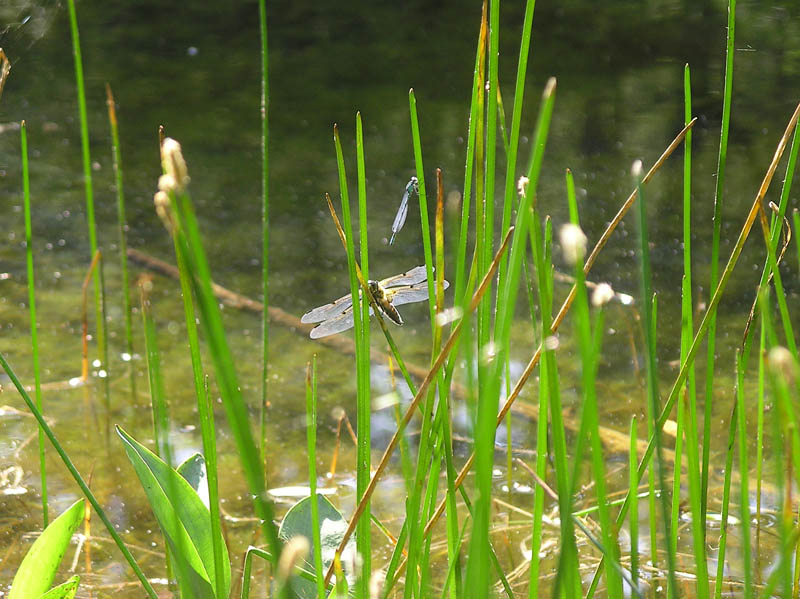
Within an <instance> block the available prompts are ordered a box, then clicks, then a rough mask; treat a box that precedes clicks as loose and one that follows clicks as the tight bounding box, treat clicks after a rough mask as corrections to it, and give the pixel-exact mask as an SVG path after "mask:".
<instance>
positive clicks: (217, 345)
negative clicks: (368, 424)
mask: <svg viewBox="0 0 800 599" xmlns="http://www.w3.org/2000/svg"><path fill="white" fill-rule="evenodd" d="M167 141H169V142H170V144H169V148H165V147H164V146H166V145H167ZM176 146H177V142H174V141H172V140H165V143H164V144H163V145H162V159H163V160H164V161H165V162H173V163H174V162H176V161H177V159H178V158H179V159H180V162H181V163H183V157H182V156H181V155H180V148H179V147H176ZM170 207H171V212H170V217H171V218H173V219H174V220H175V226H174V228H173V229H172V230H171V232H172V234H174V235H177V237H178V241H179V243H180V246H181V250H182V251H183V252H184V254H185V256H186V261H187V265H188V266H189V270H190V272H191V275H192V276H191V281H192V290H193V292H194V295H195V297H196V298H197V302H198V306H199V312H200V322H201V325H202V328H203V331H204V333H205V337H206V339H207V342H208V344H209V347H210V351H209V353H210V355H211V357H212V361H213V363H214V369H215V372H216V375H217V383H218V386H219V390H220V395H221V396H222V400H223V405H224V406H225V411H226V414H227V417H228V420H229V423H230V426H231V431H232V433H233V435H234V439H235V440H236V446H237V451H238V453H239V458H240V460H241V462H242V467H243V470H244V473H245V477H246V479H247V483H248V486H249V488H250V492H251V493H252V495H253V501H254V505H255V511H256V515H257V516H258V518H259V519H260V520H261V522H262V531H263V534H264V538H265V539H266V540H267V543H268V544H269V547H270V550H271V552H272V554H273V555H274V556H275V559H279V557H280V551H281V543H280V540H279V539H278V534H277V530H276V529H275V525H274V523H273V510H272V505H271V503H270V502H269V500H268V499H267V497H266V494H265V483H264V476H263V469H262V468H261V466H260V454H259V452H258V448H257V446H256V444H255V442H254V440H253V436H252V432H251V430H250V426H249V417H248V413H247V407H246V405H245V403H244V398H243V397H242V393H241V387H240V386H239V383H238V377H237V375H236V369H235V367H234V361H233V356H232V355H231V351H230V347H229V346H228V342H227V339H226V337H225V332H224V328H223V326H222V317H221V314H220V311H219V304H218V303H217V299H216V297H215V296H214V292H213V290H212V288H211V272H210V270H209V268H208V261H207V259H206V256H205V251H204V249H203V246H202V242H201V239H200V232H199V228H198V226H197V219H196V217H195V214H194V209H193V207H192V205H191V200H190V199H189V196H188V193H186V192H185V190H180V191H179V192H178V194H177V197H173V198H170Z"/></svg>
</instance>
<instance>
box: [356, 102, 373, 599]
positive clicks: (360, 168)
mask: <svg viewBox="0 0 800 599" xmlns="http://www.w3.org/2000/svg"><path fill="white" fill-rule="evenodd" d="M364 151H365V150H364V128H363V125H362V122H361V113H360V112H358V113H356V164H357V173H358V224H359V246H360V248H361V273H362V276H363V277H364V278H365V279H367V280H368V279H369V244H368V241H367V240H368V237H367V176H366V165H365V158H364ZM353 302H354V303H353V306H354V307H355V306H356V304H355V298H353ZM361 322H362V323H363V326H362V328H361V335H360V337H357V343H359V344H360V346H361V351H360V352H359V353H358V354H357V361H358V368H359V377H358V381H359V387H358V395H357V406H356V408H357V413H358V418H357V420H356V428H357V439H358V446H357V449H356V452H357V456H356V461H357V464H358V466H357V469H356V495H357V496H358V497H362V496H363V495H364V491H366V489H367V485H369V477H370V470H371V468H372V461H371V455H370V451H371V449H372V433H371V432H370V423H371V419H372V397H371V394H370V352H369V298H368V297H367V294H366V293H364V294H361ZM356 334H358V333H356ZM370 526H371V522H370V504H369V503H368V504H367V507H366V510H365V512H364V516H362V518H361V520H359V523H358V528H357V530H356V546H357V548H358V552H359V554H361V559H362V569H361V578H360V581H359V584H357V585H356V592H357V594H358V596H359V597H362V598H363V599H367V595H368V591H369V589H368V588H367V587H368V585H367V584H366V583H367V581H369V579H370V575H371V572H372V565H371V561H372V559H371V558H372V545H371V542H370Z"/></svg>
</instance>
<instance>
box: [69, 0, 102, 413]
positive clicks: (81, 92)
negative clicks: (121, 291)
mask: <svg viewBox="0 0 800 599" xmlns="http://www.w3.org/2000/svg"><path fill="white" fill-rule="evenodd" d="M67 8H68V9H69V27H70V33H71V37H72V56H73V58H74V61H75V87H76V89H77V92H78V117H79V121H80V127H81V156H82V158H83V179H84V186H85V191H86V221H87V225H88V229H89V250H90V252H91V254H90V255H92V256H94V255H95V254H96V253H97V226H96V225H95V218H94V192H93V189H92V158H91V155H90V153H89V124H88V122H89V121H88V118H87V116H86V114H87V111H86V91H85V85H84V80H83V59H82V58H81V41H80V35H79V33H78V16H77V13H76V12H75V0H68V1H67ZM93 279H94V305H95V315H96V317H97V349H98V351H99V353H100V358H101V360H102V361H103V364H102V367H103V369H104V370H105V371H106V377H105V381H104V386H105V400H106V412H108V411H109V410H108V409H109V404H110V396H109V387H108V381H109V375H110V371H109V364H108V346H107V342H106V340H107V333H106V320H105V312H104V310H103V306H102V301H101V280H100V272H99V270H95V272H94V275H93Z"/></svg>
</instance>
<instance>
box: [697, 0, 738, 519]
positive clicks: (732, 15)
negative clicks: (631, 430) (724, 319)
mask: <svg viewBox="0 0 800 599" xmlns="http://www.w3.org/2000/svg"><path fill="white" fill-rule="evenodd" d="M735 28H736V0H728V28H727V32H728V35H727V43H726V51H725V84H724V91H723V97H722V124H721V126H720V138H719V156H718V158H717V176H716V182H717V186H716V190H715V193H714V229H713V233H712V241H711V260H710V267H711V282H710V284H709V287H708V288H709V289H715V288H716V287H717V283H718V278H719V277H718V272H719V244H720V236H721V232H722V204H723V191H724V186H725V167H726V163H727V156H728V129H729V126H730V120H731V95H732V91H733V55H734V50H735V49H734V39H735V32H736V29H735ZM716 330H717V317H716V314H713V315H712V317H711V321H710V323H709V328H708V344H707V353H706V389H705V414H704V418H703V439H704V441H703V474H702V476H703V478H702V485H703V490H702V495H701V497H702V501H703V504H702V521H701V528H702V529H703V530H705V528H706V511H707V502H708V468H709V457H710V443H708V442H706V441H705V439H710V438H711V414H712V401H713V392H714V358H715V355H716V354H715V352H716V350H715V346H716Z"/></svg>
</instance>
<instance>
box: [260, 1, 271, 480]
mask: <svg viewBox="0 0 800 599" xmlns="http://www.w3.org/2000/svg"><path fill="white" fill-rule="evenodd" d="M258 26H259V32H260V34H261V294H262V295H263V298H262V300H261V301H262V302H263V303H264V311H263V313H262V316H261V402H260V404H259V409H258V421H259V431H258V444H259V452H260V455H261V465H262V468H264V477H265V479H266V468H267V389H268V381H269V375H268V369H267V367H268V365H269V317H268V307H269V60H268V58H269V46H268V44H267V7H266V0H258Z"/></svg>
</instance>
